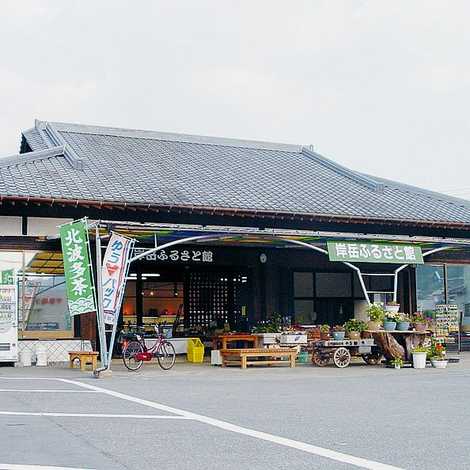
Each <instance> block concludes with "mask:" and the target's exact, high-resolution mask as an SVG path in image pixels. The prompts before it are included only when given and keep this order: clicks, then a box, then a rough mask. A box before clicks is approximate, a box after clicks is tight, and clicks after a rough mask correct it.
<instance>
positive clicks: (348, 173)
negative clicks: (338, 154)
mask: <svg viewBox="0 0 470 470" xmlns="http://www.w3.org/2000/svg"><path fill="white" fill-rule="evenodd" d="M302 153H304V154H305V155H307V156H308V157H309V158H310V159H312V160H315V161H316V162H317V163H319V164H320V165H323V166H325V167H327V168H329V169H330V170H333V171H335V172H336V173H339V174H341V175H342V176H344V177H346V178H349V179H350V180H352V181H354V182H355V183H358V184H360V185H362V186H365V187H366V188H368V189H371V190H372V191H376V192H382V191H383V188H384V185H383V184H382V183H380V182H378V181H375V180H374V179H372V178H369V177H368V176H366V175H363V174H361V173H358V172H356V171H354V170H351V169H349V168H347V167H345V166H343V165H340V164H339V163H337V162H335V161H334V160H331V159H330V158H327V157H324V156H323V155H320V154H319V153H317V152H314V151H313V150H311V149H309V148H307V147H302Z"/></svg>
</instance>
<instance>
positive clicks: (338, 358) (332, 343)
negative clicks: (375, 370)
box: [312, 338, 382, 368]
mask: <svg viewBox="0 0 470 470" xmlns="http://www.w3.org/2000/svg"><path fill="white" fill-rule="evenodd" d="M312 351H313V352H312V362H313V363H314V364H315V365H317V366H319V367H323V366H326V365H327V364H329V363H330V362H331V361H333V363H334V365H335V366H336V367H340V368H343V367H347V366H349V364H350V363H351V357H352V356H361V357H362V358H363V359H364V361H365V362H366V364H370V365H376V364H378V363H379V362H380V359H381V358H382V352H381V351H380V350H379V348H378V347H377V345H376V344H375V342H374V340H373V339H372V338H366V339H344V340H326V341H315V342H313V345H312Z"/></svg>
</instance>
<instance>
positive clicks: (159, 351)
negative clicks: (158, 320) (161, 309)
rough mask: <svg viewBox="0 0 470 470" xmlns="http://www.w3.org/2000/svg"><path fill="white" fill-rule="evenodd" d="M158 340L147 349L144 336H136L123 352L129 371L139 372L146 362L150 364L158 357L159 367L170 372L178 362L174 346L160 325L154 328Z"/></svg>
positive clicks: (123, 358)
mask: <svg viewBox="0 0 470 470" xmlns="http://www.w3.org/2000/svg"><path fill="white" fill-rule="evenodd" d="M154 328H155V333H156V334H157V340H156V341H155V344H154V345H153V346H152V347H150V348H147V345H146V344H145V340H144V337H143V335H140V334H137V333H136V334H135V335H133V337H134V339H132V340H130V341H129V342H128V343H127V344H126V345H125V346H124V348H123V350H122V361H123V362H124V365H125V366H126V367H127V369H129V370H132V371H137V370H139V369H140V368H141V367H142V364H143V363H144V362H150V361H151V360H152V358H154V357H156V358H157V362H158V365H159V366H160V367H161V368H162V369H163V370H170V369H171V368H172V367H173V366H174V365H175V361H176V353H175V348H174V347H173V345H172V344H171V343H170V342H169V341H167V340H166V339H165V337H164V336H163V334H162V333H160V328H159V326H158V325H155V326H154Z"/></svg>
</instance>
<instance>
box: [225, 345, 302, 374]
mask: <svg viewBox="0 0 470 470" xmlns="http://www.w3.org/2000/svg"><path fill="white" fill-rule="evenodd" d="M220 354H221V355H222V367H226V366H229V365H237V366H238V365H239V366H240V367H241V368H242V369H246V368H247V367H248V366H257V365H268V366H271V365H284V364H286V365H289V367H295V359H296V357H297V348H247V349H236V348H231V349H222V350H221V351H220ZM283 357H286V358H287V359H288V360H287V361H281V360H279V359H282V358H283ZM249 358H253V359H254V360H252V361H251V360H248V359H249Z"/></svg>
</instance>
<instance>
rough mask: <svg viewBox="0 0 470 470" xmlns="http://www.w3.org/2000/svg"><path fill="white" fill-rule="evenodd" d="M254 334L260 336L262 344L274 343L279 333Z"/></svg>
mask: <svg viewBox="0 0 470 470" xmlns="http://www.w3.org/2000/svg"><path fill="white" fill-rule="evenodd" d="M256 336H259V337H260V338H261V340H262V342H263V344H276V343H277V340H278V338H279V337H280V336H281V333H257V334H256Z"/></svg>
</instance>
